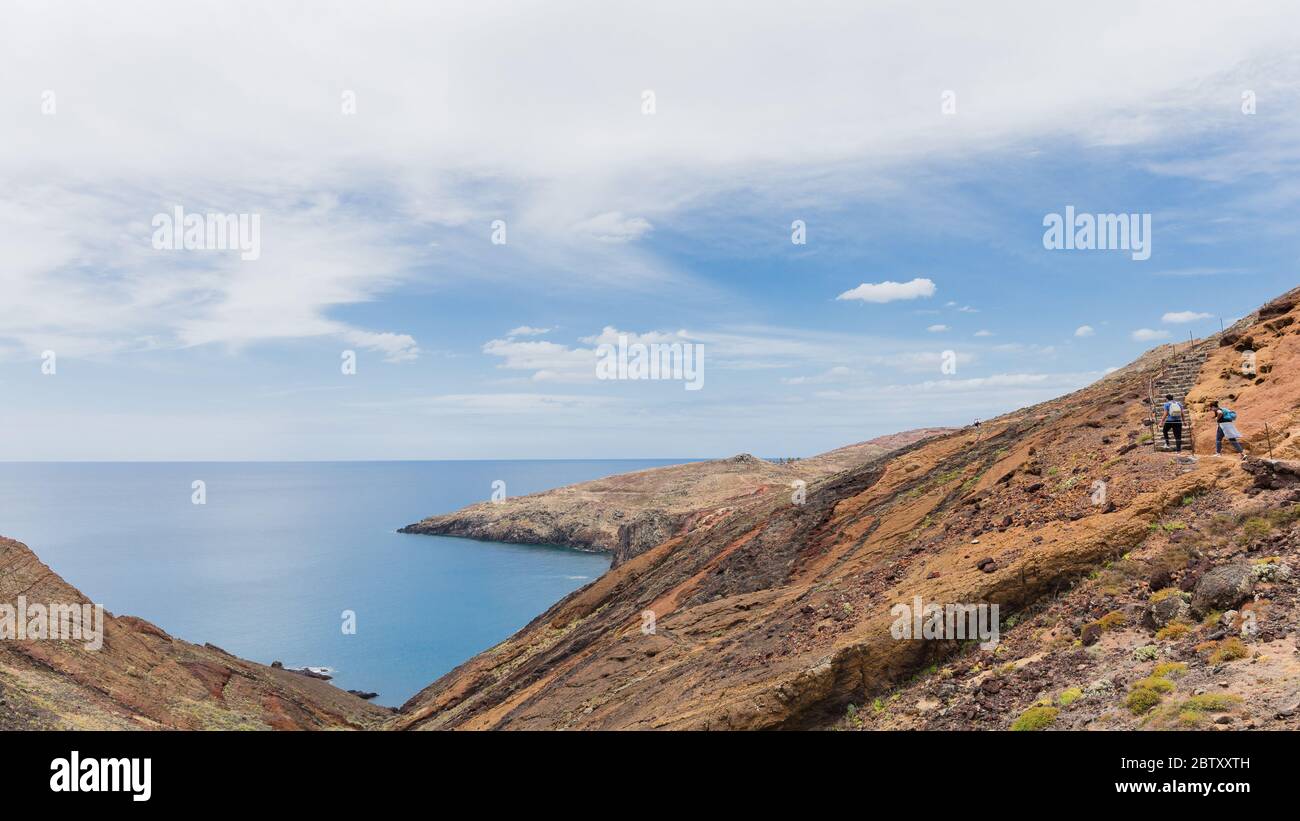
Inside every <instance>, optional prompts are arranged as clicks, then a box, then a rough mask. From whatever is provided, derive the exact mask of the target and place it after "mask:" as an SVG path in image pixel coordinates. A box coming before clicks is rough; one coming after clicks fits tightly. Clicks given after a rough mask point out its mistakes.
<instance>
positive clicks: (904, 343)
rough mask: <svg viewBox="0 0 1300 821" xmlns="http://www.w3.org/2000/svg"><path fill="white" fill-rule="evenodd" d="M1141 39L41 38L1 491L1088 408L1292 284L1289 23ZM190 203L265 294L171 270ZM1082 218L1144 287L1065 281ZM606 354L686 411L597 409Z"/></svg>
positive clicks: (606, 401) (718, 20)
mask: <svg viewBox="0 0 1300 821" xmlns="http://www.w3.org/2000/svg"><path fill="white" fill-rule="evenodd" d="M1130 5H1131V4H1114V8H1113V9H1112V8H1110V6H1109V5H1108V4H1106V3H1102V4H1100V5H1099V6H1098V7H1097V8H1096V9H1093V10H1089V11H1088V12H1087V13H1086V14H1084V13H1083V10H1078V11H1075V12H1070V11H1068V10H1060V11H1055V12H1051V13H1045V12H1042V11H1041V10H1034V11H1033V12H1032V13H1031V12H1030V8H1031V7H1028V6H1018V5H1015V4H1009V5H1007V6H1006V7H1005V8H1002V9H999V10H998V11H995V12H990V11H988V10H972V9H967V8H964V7H963V6H962V5H961V4H952V5H944V4H937V5H933V6H927V7H926V8H925V9H923V10H917V9H914V8H911V6H910V4H901V3H900V4H892V3H885V4H880V5H878V6H875V7H873V8H872V9H870V10H862V9H856V10H846V9H842V8H839V7H838V6H837V5H836V4H824V5H818V4H814V5H813V6H810V7H809V8H808V9H807V10H806V11H803V10H801V11H800V13H799V14H798V15H791V14H790V12H789V10H788V9H787V8H785V7H783V6H781V5H778V4H771V5H768V4H761V3H759V4H752V3H748V4H743V5H741V6H735V7H728V6H726V5H725V4H724V5H719V6H717V7H715V8H710V9H704V10H701V9H697V8H693V7H690V6H688V5H676V4H667V5H664V6H662V7H659V6H658V5H657V6H656V8H654V9H644V8H637V7H634V6H630V5H629V6H625V7H619V6H618V5H612V4H602V5H600V6H589V5H582V4H577V5H569V4H546V5H539V4H532V3H523V2H518V3H510V4H473V5H465V6H457V5H449V6H445V7H442V8H441V9H439V10H424V9H400V8H399V7H396V6H393V7H381V9H380V10H379V11H378V12H375V13H364V14H363V13H362V12H361V11H360V10H358V11H356V12H349V11H338V10H336V11H333V12H330V13H327V14H320V15H317V16H315V17H313V18H311V19H300V18H296V17H294V16H292V15H291V14H290V13H289V12H285V11H277V10H265V9H259V8H257V7H256V6H254V5H248V6H241V5H227V4H223V5H221V6H213V7H211V8H210V9H207V10H206V11H205V10H204V9H202V8H197V7H196V9H189V10H186V11H184V12H181V11H178V10H174V9H168V10H167V11H166V13H165V14H163V13H162V12H161V11H160V10H161V9H163V8H164V7H162V6H159V7H158V9H155V10H154V11H158V13H157V14H152V13H151V10H150V9H149V8H148V6H146V5H141V6H138V7H135V8H134V10H133V11H131V12H129V13H125V14H123V13H120V12H112V13H110V12H109V11H108V10H107V9H100V8H96V7H95V6H93V5H90V4H87V5H83V6H77V5H70V6H66V7H61V8H60V9H59V10H57V11H50V10H48V9H44V8H42V7H41V6H39V5H37V4H32V5H27V4H18V5H16V6H14V7H13V8H12V9H11V10H8V11H6V12H5V14H6V17H7V20H6V23H7V24H6V26H4V27H2V28H3V32H0V46H3V49H0V54H3V56H0V77H3V79H2V80H0V106H3V108H4V110H5V112H6V117H5V118H4V119H3V122H0V138H3V140H4V143H5V144H6V145H8V146H11V147H12V149H13V150H11V151H8V152H6V153H5V156H4V157H3V158H0V175H2V177H3V179H4V181H5V183H6V184H5V185H4V186H3V190H0V232H2V233H3V234H4V236H5V237H6V248H7V255H8V259H9V262H8V265H6V266H4V268H3V269H0V285H2V286H3V289H4V293H5V299H4V300H3V302H0V392H3V396H4V400H5V401H4V403H3V408H2V409H0V420H3V422H4V426H5V429H6V431H8V432H9V435H8V436H6V437H4V439H3V440H2V444H0V458H3V459H24V460H25V459H32V460H41V459H60V460H63V459H385V458H566V457H574V458H577V457H584V458H585V457H711V456H726V455H731V454H733V453H738V452H752V453H757V454H761V455H765V456H785V455H809V454H812V453H816V452H819V451H823V450H827V449H830V448H833V447H837V446H839V445H843V444H847V443H850V442H854V441H860V440H862V439H866V438H870V437H872V436H877V435H880V434H884V433H890V432H893V431H897V430H902V429H906V428H911V427H920V426H928V425H945V424H965V423H969V422H970V421H971V420H972V419H974V418H983V417H988V416H991V415H994V414H997V413H1000V412H1004V411H1007V410H1011V409H1014V408H1016V407H1020V406H1023V405H1025V404H1029V403H1032V402H1036V401H1041V400H1043V399H1047V398H1050V397H1052V396H1055V395H1059V394H1061V393H1064V392H1067V391H1069V390H1073V389H1074V388H1077V387H1079V386H1081V385H1084V384H1087V383H1088V382H1091V381H1093V380H1095V379H1096V378H1098V377H1100V376H1101V375H1102V374H1104V373H1105V372H1106V370H1107V369H1108V368H1112V367H1116V366H1121V365H1123V364H1125V363H1127V362H1129V361H1130V360H1132V359H1133V358H1135V357H1136V356H1137V355H1138V354H1140V353H1141V352H1142V351H1143V350H1145V349H1147V348H1149V347H1151V346H1152V345H1154V344H1157V343H1158V342H1160V341H1165V340H1177V339H1185V338H1186V337H1187V335H1188V333H1189V332H1190V333H1193V334H1196V335H1198V336H1199V335H1203V334H1205V333H1207V332H1210V331H1213V330H1217V328H1218V326H1219V319H1220V317H1222V319H1223V320H1224V321H1225V322H1231V321H1232V320H1233V319H1235V318H1237V317H1239V316H1241V315H1242V314H1244V313H1246V312H1248V311H1249V310H1251V309H1253V308H1254V307H1256V306H1257V305H1259V304H1260V303H1262V302H1263V301H1266V300H1267V299H1269V298H1270V297H1272V296H1274V295H1276V294H1278V293H1280V292H1282V291H1284V290H1287V289H1289V288H1291V287H1294V285H1295V284H1296V276H1295V270H1296V257H1297V251H1300V247H1298V244H1297V239H1296V231H1295V220H1294V214H1295V211H1296V206H1297V200H1300V187H1297V186H1296V184H1295V182H1294V180H1296V179H1300V177H1298V176H1297V174H1296V171H1297V168H1296V166H1297V154H1298V152H1300V149H1297V146H1298V145H1300V141H1297V139H1296V138H1297V136H1300V134H1298V133H1297V132H1298V131H1300V129H1298V128H1297V118H1296V111H1297V110H1298V109H1297V105H1296V104H1297V102H1298V100H1297V92H1296V91H1295V89H1296V88H1298V87H1300V85H1298V84H1297V82H1296V81H1297V80H1300V62H1298V61H1297V60H1296V58H1294V57H1293V56H1292V55H1291V53H1290V52H1291V51H1293V49H1291V47H1290V44H1289V43H1288V42H1287V40H1288V37H1287V33H1288V32H1291V31H1294V29H1295V24H1296V23H1297V22H1300V21H1297V19H1295V18H1296V13H1295V12H1292V11H1288V10H1286V7H1285V5H1283V4H1277V5H1270V4H1261V5H1259V6H1258V7H1257V8H1256V9H1255V11H1254V12H1253V14H1254V15H1255V17H1253V18H1252V20H1251V21H1248V23H1249V24H1247V21H1242V20H1238V19H1235V18H1234V17H1233V16H1232V15H1233V14H1235V12H1233V11H1232V10H1231V9H1223V8H1217V7H1215V6H1214V5H1210V4H1206V5H1204V6H1199V5H1198V4H1186V3H1182V4H1145V5H1143V6H1142V7H1141V8H1139V9H1133V8H1130ZM208 12H211V13H208ZM1075 15H1080V16H1075ZM575 20H580V21H581V22H582V24H583V25H581V26H577V25H574V21H575ZM123 54H130V55H132V59H131V60H125V59H121V55H123ZM646 91H652V92H653V95H654V102H655V110H654V111H653V113H646V111H645V110H644V102H645V99H646V98H645V92H646ZM947 91H951V92H953V94H954V95H955V101H956V109H955V112H953V113H945V112H944V111H943V109H942V107H941V103H942V100H943V99H944V97H943V95H944V93H945V92H947ZM348 94H351V95H352V99H353V100H354V101H355V113H345V112H344V110H343V106H342V101H343V100H345V99H346V95H348ZM1247 94H1248V95H1251V97H1252V99H1253V100H1254V104H1255V108H1254V111H1253V113H1247V112H1246V111H1244V110H1243V95H1247ZM178 205H179V206H182V207H183V208H184V209H185V210H186V211H189V212H208V211H213V212H220V213H244V214H256V215H258V216H259V217H260V226H261V234H260V240H261V242H260V251H261V253H260V256H259V258H258V259H256V260H251V261H250V260H242V259H240V255H239V252H238V251H237V250H236V251H231V250H190V251H184V250H181V251H171V250H160V249H157V248H155V247H153V245H152V244H151V236H152V228H151V220H152V219H153V217H154V216H155V215H156V214H159V213H170V212H171V210H172V209H173V208H174V207H175V206H178ZM1067 205H1073V206H1074V207H1075V208H1076V209H1077V210H1078V211H1080V212H1088V213H1136V214H1149V215H1150V217H1151V224H1152V236H1151V256H1150V258H1149V259H1146V260H1134V259H1132V258H1131V255H1130V254H1129V253H1128V252H1125V251H1118V250H1091V251H1088V250H1069V251H1067V250H1048V249H1045V248H1044V246H1043V233H1044V228H1043V219H1044V217H1045V215H1047V214H1051V213H1060V212H1063V211H1064V209H1065V207H1066V206H1067ZM494 220H503V221H504V222H505V224H506V228H507V240H506V243H505V244H504V245H498V244H493V242H492V241H491V238H492V230H493V229H492V224H493V221H494ZM794 220H802V221H803V222H804V223H805V224H806V227H807V242H806V244H802V245H796V244H793V243H792V242H791V223H792V222H793V221H794ZM918 280H921V281H928V283H929V284H928V285H924V286H913V287H912V288H911V290H913V291H920V292H924V293H926V294H929V295H924V296H917V297H915V298H907V299H901V298H900V299H893V300H890V301H883V302H866V301H861V300H854V299H837V297H839V296H840V295H842V294H845V293H846V292H850V291H852V290H853V289H855V288H858V287H859V286H861V285H868V286H871V285H878V284H880V283H886V282H894V283H914V282H916V281H918ZM930 285H932V293H931V289H930V287H929V286H930ZM867 290H868V291H871V290H872V289H870V288H868V289H867ZM907 290H908V289H907V288H905V289H903V291H905V292H906V291H907ZM1202 315H1203V316H1202ZM1083 326H1087V327H1088V328H1089V329H1090V332H1089V331H1084V332H1082V333H1081V332H1080V331H1079V329H1080V328H1081V327H1083ZM620 333H623V334H628V335H630V338H631V339H632V340H633V341H636V340H638V339H639V340H642V341H646V342H651V341H662V342H686V341H689V342H692V343H695V344H700V345H703V350H704V362H705V382H704V387H703V389H702V390H699V391H686V390H684V389H683V384H682V383H681V382H674V381H660V382H650V381H607V380H598V379H596V378H595V368H594V364H595V358H596V347H597V345H599V344H600V343H601V342H602V341H613V340H615V339H617V336H618V335H619V334H620ZM46 351H53V352H54V353H55V355H56V362H57V372H56V373H55V374H43V373H42V370H41V365H42V354H43V353H44V352H46ZM344 351H354V352H355V353H356V356H357V372H356V373H355V374H350V375H345V374H343V373H342V372H341V369H340V357H341V355H342V354H343V352H344ZM945 351H952V352H953V353H954V355H955V356H956V372H955V373H945V372H944V371H942V370H941V367H940V365H941V361H942V356H943V352H945Z"/></svg>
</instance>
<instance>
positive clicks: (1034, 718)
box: [1011, 707, 1061, 731]
mask: <svg viewBox="0 0 1300 821" xmlns="http://www.w3.org/2000/svg"><path fill="white" fill-rule="evenodd" d="M1060 712H1061V711H1060V710H1058V709H1057V708H1055V707H1030V708H1029V709H1028V710H1025V711H1024V712H1023V713H1021V714H1020V718H1017V719H1016V720H1015V721H1014V722H1012V724H1011V729H1013V730H1017V731H1020V730H1046V729H1047V728H1048V727H1050V726H1052V725H1053V724H1055V723H1056V716H1057V715H1059V714H1060Z"/></svg>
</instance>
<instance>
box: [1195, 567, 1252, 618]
mask: <svg viewBox="0 0 1300 821" xmlns="http://www.w3.org/2000/svg"><path fill="white" fill-rule="evenodd" d="M1253 592H1255V574H1254V573H1253V572H1252V571H1251V568H1250V565H1248V564H1225V565H1221V566H1220V567H1216V568H1214V569H1213V570H1211V571H1209V572H1208V573H1206V574H1205V575H1204V576H1201V579H1200V581H1198V582H1197V583H1196V589H1195V590H1193V591H1192V612H1194V613H1196V614H1197V615H1198V616H1199V615H1203V614H1205V613H1208V612H1209V611H1211V610H1230V609H1232V608H1234V607H1236V606H1237V605H1239V604H1241V603H1242V602H1244V601H1246V599H1248V598H1250V594H1251V593H1253Z"/></svg>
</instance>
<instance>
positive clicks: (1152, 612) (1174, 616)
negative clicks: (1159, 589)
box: [1142, 593, 1191, 630]
mask: <svg viewBox="0 0 1300 821" xmlns="http://www.w3.org/2000/svg"><path fill="white" fill-rule="evenodd" d="M1183 595H1184V594H1182V593H1177V594H1175V595H1172V596H1165V597H1163V598H1161V599H1158V600H1156V601H1155V602H1153V603H1151V604H1149V605H1147V609H1146V612H1145V613H1143V615H1142V623H1143V624H1145V625H1146V626H1147V627H1148V628H1150V629H1152V630H1158V629H1160V628H1161V627H1164V626H1165V625H1166V624H1168V623H1169V622H1171V621H1187V617H1188V616H1189V615H1191V607H1189V606H1188V604H1187V600H1186V599H1184V598H1183Z"/></svg>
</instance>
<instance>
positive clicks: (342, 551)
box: [0, 460, 674, 706]
mask: <svg viewBox="0 0 1300 821" xmlns="http://www.w3.org/2000/svg"><path fill="white" fill-rule="evenodd" d="M666 464H674V462H673V461H666V460H590V461H586V460H555V461H551V460H547V461H429V462H416V461H411V462H206V463H183V462H108V463H105V462H95V463H21V462H9V463H0V534H2V535H5V536H8V537H10V538H13V539H17V540H19V541H21V542H24V543H26V544H27V545H28V546H29V547H30V548H31V549H32V550H33V551H34V552H35V553H36V555H37V556H38V557H40V559H41V560H42V561H44V562H45V563H46V564H47V565H49V566H50V567H51V568H52V569H53V570H54V571H55V572H56V573H58V574H59V575H60V576H62V577H63V578H64V579H65V580H66V581H68V582H69V583H70V584H72V585H75V586H76V587H77V588H79V589H80V590H81V591H82V592H83V593H85V594H86V595H87V596H88V597H89V598H90V599H91V600H92V601H94V602H96V603H99V604H103V605H104V607H105V608H106V609H107V610H109V611H111V612H113V613H115V614H120V615H134V616H140V617H142V618H144V619H148V620H149V621H151V622H154V623H155V624H157V625H158V626H159V627H161V628H163V629H164V630H166V631H168V632H169V633H171V634H172V635H173V636H176V637H178V638H183V639H186V640H187V641H191V642H195V643H200V644H201V643H203V642H211V643H212V644H215V645H217V646H218V647H221V648H223V649H225V650H227V651H229V652H231V653H234V654H235V655H237V656H242V657H244V658H247V659H252V660H253V661H259V662H262V663H264V664H270V663H271V662H272V661H277V660H278V661H281V662H283V663H284V664H285V666H287V667H302V666H311V667H327V668H329V669H330V670H331V671H332V673H333V675H334V683H335V684H337V685H338V686H339V687H342V688H343V689H355V690H365V691H372V692H377V693H379V696H378V698H376V699H374V701H375V703H378V704H384V705H391V706H397V705H400V704H401V703H402V702H404V701H405V700H406V699H407V698H409V697H410V696H412V695H414V694H415V693H416V692H418V691H419V690H421V689H422V688H423V687H424V686H425V685H427V684H429V683H430V682H432V681H433V680H434V679H436V678H438V677H439V676H440V675H442V674H443V673H446V672H447V671H448V670H451V669H452V668H453V667H455V666H456V665H458V664H460V663H461V662H463V661H465V660H466V659H468V658H470V657H471V656H473V655H474V654H475V653H478V652H479V651H482V650H485V649H487V648H488V647H491V646H492V645H494V644H496V643H497V642H499V641H501V640H502V639H504V638H506V637H507V636H509V635H510V634H511V633H513V632H514V631H515V630H517V629H519V628H520V627H523V626H524V625H525V624H527V623H528V622H529V621H531V620H532V619H533V618H534V617H535V616H537V615H538V614H540V613H541V612H542V611H544V610H545V609H546V608H547V607H549V606H550V605H552V604H554V603H555V602H556V601H558V600H559V599H561V598H562V597H564V596H565V595H566V594H567V593H569V592H571V591H573V590H576V589H577V588H579V587H582V586H583V585H585V584H588V583H589V582H591V581H593V580H594V579H596V578H597V577H598V576H600V575H601V574H602V573H604V572H605V570H606V569H608V567H609V558H608V556H606V555H602V554H593V553H583V552H580V551H576V550H571V549H567V548H562V547H551V546H532V545H506V544H500V543H496V542H476V541H471V540H468V539H455V538H446V537H441V536H419V535H406V534H400V533H397V532H395V531H396V530H397V528H399V527H402V526H403V525H407V524H410V523H412V522H416V521H419V520H420V519H423V518H424V517H426V516H430V515H433V514H435V513H445V512H448V511H452V510H456V509H457V508H460V507H463V506H464V505H467V504H471V503H473V502H478V501H483V500H486V499H488V498H490V496H491V494H492V489H493V482H496V481H498V480H499V481H503V482H505V489H506V492H507V493H508V494H509V495H510V496H519V495H523V494H527V493H534V492H537V491H540V490H547V489H550V488H554V487H560V486H562V485H567V484H572V483H574V482H582V481H586V480H589V479H596V478H599V477H602V476H609V475H612V474H615V473H625V472H628V471H632V470H641V469H643V468H648V467H656V466H659V465H666ZM196 481H198V482H202V483H203V485H202V489H203V492H204V494H205V496H206V498H205V503H204V504H195V503H194V501H193V498H194V495H195V493H196V491H195V489H194V488H195V486H194V483H195V482H196ZM348 610H350V611H353V612H354V613H355V624H356V632H355V634H351V635H349V634H345V633H344V630H343V626H344V617H343V612H344V611H348Z"/></svg>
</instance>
